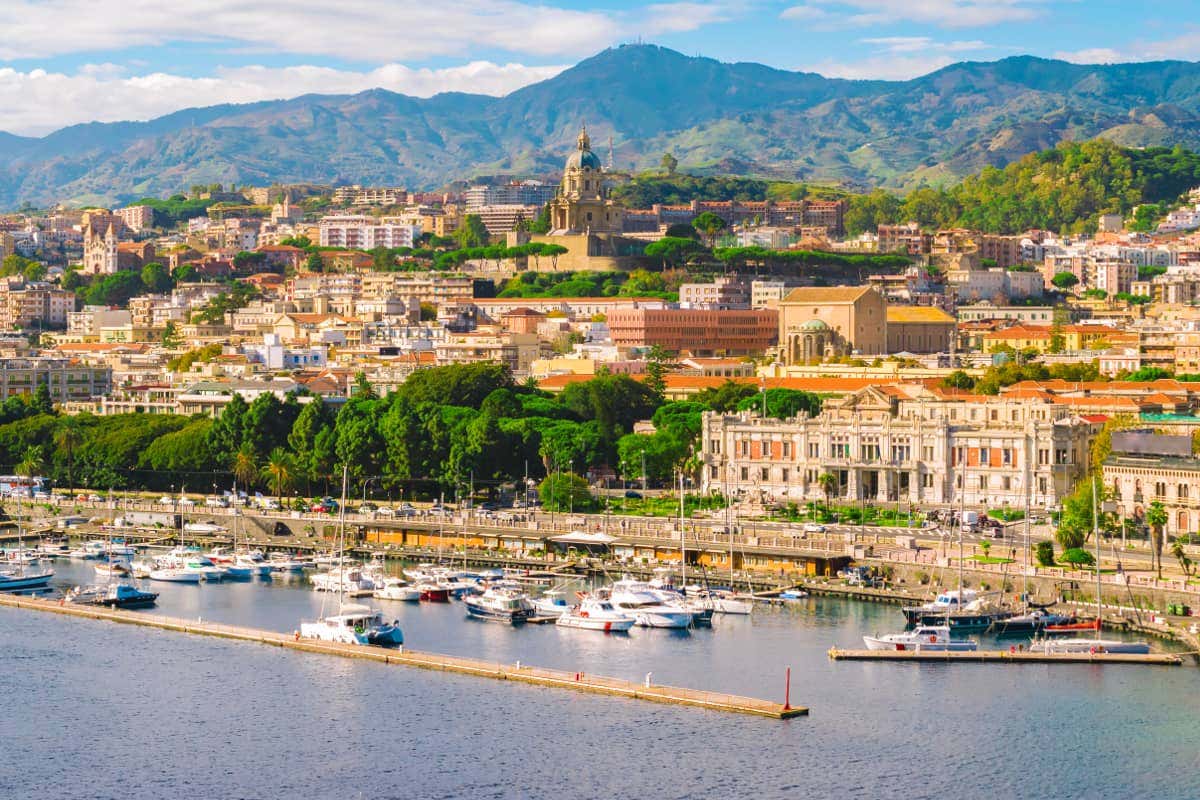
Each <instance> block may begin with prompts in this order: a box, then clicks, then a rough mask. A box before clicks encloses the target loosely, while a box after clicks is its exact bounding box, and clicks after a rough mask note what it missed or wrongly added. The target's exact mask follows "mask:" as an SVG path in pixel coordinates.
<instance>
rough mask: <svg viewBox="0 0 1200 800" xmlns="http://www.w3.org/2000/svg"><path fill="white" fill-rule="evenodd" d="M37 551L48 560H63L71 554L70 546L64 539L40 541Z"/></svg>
mask: <svg viewBox="0 0 1200 800" xmlns="http://www.w3.org/2000/svg"><path fill="white" fill-rule="evenodd" d="M37 549H38V552H39V553H41V554H42V555H44V556H49V557H50V558H65V557H66V556H67V555H68V554H69V553H70V552H71V545H70V544H69V543H68V542H67V540H66V539H65V538H62V539H42V541H41V542H40V543H39V544H38V548H37Z"/></svg>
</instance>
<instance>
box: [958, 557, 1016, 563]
mask: <svg viewBox="0 0 1200 800" xmlns="http://www.w3.org/2000/svg"><path fill="white" fill-rule="evenodd" d="M967 560H968V561H975V562H978V563H980V564H1012V563H1014V562H1013V560H1012V559H1011V558H1000V557H999V556H968V557H967Z"/></svg>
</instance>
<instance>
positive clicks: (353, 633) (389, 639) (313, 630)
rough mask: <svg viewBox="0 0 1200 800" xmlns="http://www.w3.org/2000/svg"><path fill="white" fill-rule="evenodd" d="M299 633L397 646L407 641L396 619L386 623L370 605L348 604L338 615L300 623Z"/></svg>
mask: <svg viewBox="0 0 1200 800" xmlns="http://www.w3.org/2000/svg"><path fill="white" fill-rule="evenodd" d="M299 633H300V636H301V637H302V638H305V639H316V640H318V641H322V642H338V643H341V644H361V645H368V644H371V645H378V646H381V647H394V646H398V645H402V644H404V634H403V633H402V632H401V630H400V625H399V624H398V622H397V621H396V620H393V621H391V622H384V620H383V614H382V613H381V612H379V611H376V610H375V609H373V608H371V607H370V606H364V605H358V604H353V603H351V604H346V605H343V606H342V607H341V609H340V610H339V611H338V613H337V614H334V615H332V616H328V617H322V618H321V619H319V620H317V621H316V622H302V623H300V631H299Z"/></svg>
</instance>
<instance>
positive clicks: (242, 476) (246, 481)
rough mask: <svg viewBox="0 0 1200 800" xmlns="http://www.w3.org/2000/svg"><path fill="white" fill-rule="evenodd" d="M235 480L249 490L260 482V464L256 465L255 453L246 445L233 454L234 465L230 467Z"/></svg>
mask: <svg viewBox="0 0 1200 800" xmlns="http://www.w3.org/2000/svg"><path fill="white" fill-rule="evenodd" d="M230 469H231V471H232V472H233V479H234V480H235V481H237V482H238V483H239V484H241V485H242V486H244V487H245V488H247V489H249V488H250V487H251V486H253V485H254V484H255V483H257V482H258V464H256V463H255V458H254V451H253V450H251V449H250V448H249V447H247V446H246V445H242V446H241V448H240V449H239V450H238V451H237V452H236V453H234V454H233V464H232V465H231V467H230Z"/></svg>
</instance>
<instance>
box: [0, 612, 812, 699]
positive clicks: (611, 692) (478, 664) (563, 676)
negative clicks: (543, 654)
mask: <svg viewBox="0 0 1200 800" xmlns="http://www.w3.org/2000/svg"><path fill="white" fill-rule="evenodd" d="M0 606H2V607H7V608H14V609H22V610H28V611H37V612H42V613H52V614H61V615H65V616H70V617H76V618H81V619H90V620H98V621H105V622H114V623H120V624H125V625H137V626H142V627H147V628H155V629H158V630H163V631H173V632H177V633H184V634H193V635H199V636H211V637H218V638H223V639H230V640H235V641H243V642H255V643H259V644H264V645H270V646H274V647H281V648H284V649H289V650H296V651H301V652H306V653H316V654H321V655H328V656H337V657H341V658H355V659H365V660H369V661H374V662H376V663H382V664H388V665H392V664H395V665H401V666H408V667H418V668H422V669H429V670H438V671H443V672H452V673H457V674H461V675H471V676H476V677H483V678H492V679H495V680H504V681H518V682H521V683H528V684H532V685H535V686H541V687H546V688H553V689H565V690H571V691H581V692H590V693H593V694H601V695H608V696H611V697H621V698H628V699H631V700H644V701H649V702H654V703H665V704H670V705H679V706H689V707H693V708H701V709H707V710H711V711H723V712H731V713H738V714H748V715H751V716H757V717H765V718H769V719H778V720H784V719H791V718H793V717H799V716H804V715H807V714H808V709H807V708H805V707H803V706H793V705H791V704H790V703H789V702H787V701H786V700H785V702H783V703H774V702H771V701H768V700H759V699H756V698H752V697H741V696H738V695H733V694H724V693H720V692H709V691H701V690H697V689H686V688H681V687H675V686H661V685H656V684H654V683H652V682H651V681H650V679H649V676H648V677H647V680H646V681H644V682H643V683H635V682H632V681H627V680H621V679H619V678H611V677H606V676H602V675H592V674H590V673H587V672H584V671H575V672H573V673H572V672H566V671H563V670H553V669H544V668H540V667H534V666H528V665H523V664H521V663H519V662H518V663H516V664H498V663H494V662H488V661H484V660H481V659H474V658H463V657H460V656H450V655H443V654H439V653H428V652H422V651H417V650H410V649H406V648H403V647H400V648H398V649H395V650H392V649H385V648H374V647H359V646H356V645H350V644H342V643H336V642H324V641H314V640H311V639H305V638H302V637H301V636H300V634H299V632H296V633H294V634H287V633H280V632H277V631H266V630H257V629H253V628H246V627H241V626H235V625H224V624H219V623H214V622H205V621H203V620H196V621H192V620H185V619H180V618H177V617H164V616H158V615H150V614H140V613H135V612H130V611H122V610H119V609H98V608H93V607H84V606H78V605H75V604H72V603H67V602H64V601H62V600H47V599H41V598H36V597H23V596H19V595H6V594H0ZM787 688H788V689H790V686H789V687H787Z"/></svg>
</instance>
